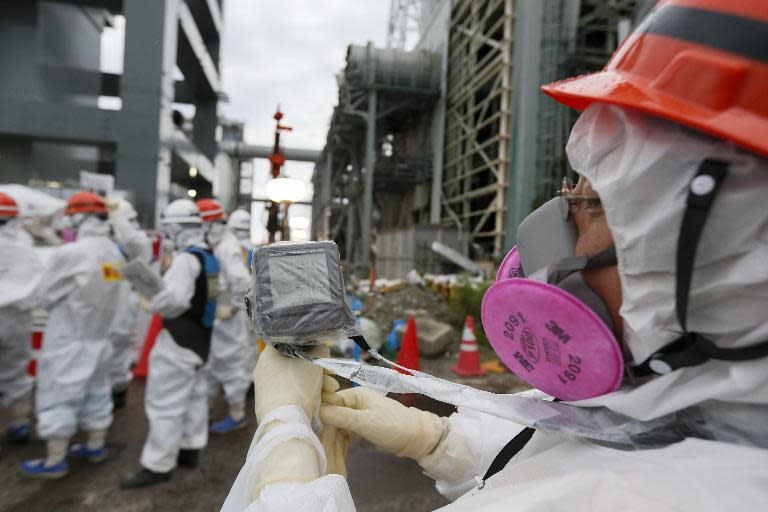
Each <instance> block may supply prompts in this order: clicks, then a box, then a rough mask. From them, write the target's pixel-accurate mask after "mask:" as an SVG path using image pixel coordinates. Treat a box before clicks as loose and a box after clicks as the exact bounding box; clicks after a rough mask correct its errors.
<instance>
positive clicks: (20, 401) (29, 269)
mask: <svg viewBox="0 0 768 512" xmlns="http://www.w3.org/2000/svg"><path fill="white" fill-rule="evenodd" d="M42 274H43V267H42V263H41V262H40V259H39V258H38V257H37V254H35V251H34V250H33V248H32V238H31V237H30V236H29V235H27V233H26V232H25V231H24V228H23V226H22V224H21V219H20V214H19V208H18V205H17V204H16V201H15V200H14V199H13V198H12V197H11V196H9V195H8V194H4V193H2V192H0V404H2V406H3V407H6V408H9V409H10V420H11V421H10V424H9V425H8V427H7V437H8V438H9V439H10V440H12V441H15V442H17V443H24V442H27V441H28V440H29V436H30V420H31V415H32V379H31V378H30V377H29V376H28V375H27V364H28V363H29V358H30V342H31V335H32V310H33V309H34V307H35V306H36V305H37V297H36V291H37V286H38V284H39V283H40V278H41V277H42Z"/></svg>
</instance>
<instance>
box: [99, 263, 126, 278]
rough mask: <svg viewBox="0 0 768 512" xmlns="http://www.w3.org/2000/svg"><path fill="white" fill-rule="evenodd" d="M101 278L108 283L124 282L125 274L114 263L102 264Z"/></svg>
mask: <svg viewBox="0 0 768 512" xmlns="http://www.w3.org/2000/svg"><path fill="white" fill-rule="evenodd" d="M101 276H102V277H103V278H104V281H107V282H113V281H122V280H123V274H122V273H121V272H120V269H119V268H118V267H117V265H114V264H112V263H102V264H101Z"/></svg>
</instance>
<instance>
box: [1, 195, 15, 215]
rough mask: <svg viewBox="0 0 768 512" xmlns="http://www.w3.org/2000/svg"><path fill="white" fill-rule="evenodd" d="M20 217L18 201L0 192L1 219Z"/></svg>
mask: <svg viewBox="0 0 768 512" xmlns="http://www.w3.org/2000/svg"><path fill="white" fill-rule="evenodd" d="M18 216H19V206H18V205H17V204H16V201H15V200H14V199H13V198H12V197H11V196H9V195H8V194H6V193H4V192H0V219H12V218H16V217H18Z"/></svg>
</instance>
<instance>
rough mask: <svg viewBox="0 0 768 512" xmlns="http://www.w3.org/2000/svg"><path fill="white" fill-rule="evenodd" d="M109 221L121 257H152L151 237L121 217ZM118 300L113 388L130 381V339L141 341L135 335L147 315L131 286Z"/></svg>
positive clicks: (132, 345) (134, 355)
mask: <svg viewBox="0 0 768 512" xmlns="http://www.w3.org/2000/svg"><path fill="white" fill-rule="evenodd" d="M110 222H111V224H112V229H113V231H114V234H115V239H116V240H117V242H118V243H120V244H122V246H123V251H124V255H125V257H126V258H127V259H128V260H129V261H130V260H133V259H136V258H138V259H141V260H143V261H145V262H146V263H149V262H150V261H151V259H152V240H151V239H150V238H149V237H148V236H147V234H146V233H145V232H144V231H142V230H141V229H138V228H136V227H135V226H134V225H133V224H131V223H130V222H129V221H127V220H125V219H121V218H116V219H112V220H111V221H110ZM120 303H121V306H120V308H119V309H118V314H117V316H116V317H115V323H114V324H113V327H112V332H111V334H110V338H111V339H112V348H113V356H112V363H111V367H110V379H111V381H112V389H114V390H115V391H122V390H124V389H126V388H127V386H128V383H129V382H130V380H131V372H130V368H131V364H132V363H133V362H134V361H135V360H136V358H137V357H138V351H137V350H136V343H134V340H133V338H134V336H137V335H138V336H139V337H141V338H142V341H143V333H141V334H137V331H141V330H142V327H143V331H144V332H146V325H148V324H149V319H148V315H147V314H146V313H145V312H143V311H142V310H141V308H139V297H138V295H137V294H136V291H135V290H133V288H131V287H127V288H126V290H125V293H124V294H122V295H121V297H120ZM145 324H146V325H145ZM139 350H141V348H140V347H139Z"/></svg>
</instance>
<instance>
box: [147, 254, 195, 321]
mask: <svg viewBox="0 0 768 512" xmlns="http://www.w3.org/2000/svg"><path fill="white" fill-rule="evenodd" d="M202 270H203V269H202V266H201V265H200V261H199V260H198V259H197V258H196V257H195V256H194V255H193V254H190V253H188V252H179V253H176V254H175V255H174V257H173V261H172V262H171V266H170V267H169V268H168V271H167V272H166V273H165V275H164V276H163V285H164V286H163V291H161V292H160V293H158V294H157V295H155V296H154V297H153V298H152V300H151V301H150V303H149V310H150V311H151V312H153V313H157V314H159V315H160V316H162V317H164V318H176V317H178V316H181V315H182V314H183V313H184V312H185V311H187V310H188V309H189V308H190V307H191V306H192V297H193V296H194V295H195V280H196V279H197V276H199V275H200V272H202Z"/></svg>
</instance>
